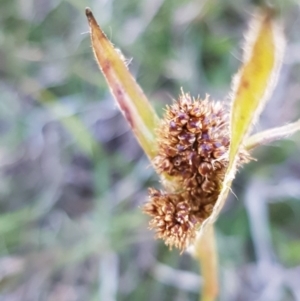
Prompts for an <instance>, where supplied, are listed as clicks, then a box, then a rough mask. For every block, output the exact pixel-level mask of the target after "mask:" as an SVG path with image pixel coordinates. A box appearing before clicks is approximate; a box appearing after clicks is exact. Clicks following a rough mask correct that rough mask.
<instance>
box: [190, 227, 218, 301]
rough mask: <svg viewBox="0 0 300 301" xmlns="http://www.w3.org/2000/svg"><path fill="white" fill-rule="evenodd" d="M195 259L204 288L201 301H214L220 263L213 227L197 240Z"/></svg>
mask: <svg viewBox="0 0 300 301" xmlns="http://www.w3.org/2000/svg"><path fill="white" fill-rule="evenodd" d="M195 257H196V259H197V260H198V261H199V263H200V269H201V272H202V277H203V286H202V290H201V294H200V296H201V297H200V301H214V300H215V299H216V297H217V295H218V290H219V289H218V263H217V250H216V243H215V235H214V228H213V225H209V226H208V228H207V229H206V231H205V232H204V233H203V235H202V236H201V237H200V238H199V239H197V240H196V243H195Z"/></svg>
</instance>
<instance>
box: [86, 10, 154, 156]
mask: <svg viewBox="0 0 300 301" xmlns="http://www.w3.org/2000/svg"><path fill="white" fill-rule="evenodd" d="M86 16H87V18H88V21H89V25H90V30H91V40H92V47H93V51H94V55H95V58H96V60H97V62H98V64H99V67H100V69H101V71H102V73H103V74H104V76H105V78H106V81H107V83H108V85H109V87H110V90H111V92H112V94H113V95H114V97H115V99H116V101H117V103H118V105H119V107H120V110H121V112H122V113H123V115H124V116H125V118H126V119H127V121H128V122H129V124H130V126H131V128H132V130H133V132H134V134H135V136H136V138H137V139H138V141H139V143H140V145H141V146H142V148H143V149H144V151H145V153H146V154H147V155H148V157H149V158H150V159H153V158H154V156H155V155H156V154H157V153H156V152H157V151H156V140H155V133H154V129H155V127H156V124H157V120H158V118H157V116H156V114H155V112H154V111H153V109H152V107H151V105H150V103H149V102H148V99H147V98H146V96H145V95H144V93H143V91H142V89H141V88H140V87H139V85H138V84H137V83H136V81H135V79H134V78H133V76H132V75H131V74H130V72H129V71H128V68H127V66H126V62H125V61H124V58H123V57H122V55H121V54H120V52H119V51H117V50H116V49H115V48H114V47H113V45H112V43H111V42H110V41H109V40H108V38H107V37H106V35H105V34H104V32H103V31H102V30H101V28H100V27H99V25H98V24H97V22H96V20H95V18H94V16H93V14H92V12H91V10H90V9H89V8H86Z"/></svg>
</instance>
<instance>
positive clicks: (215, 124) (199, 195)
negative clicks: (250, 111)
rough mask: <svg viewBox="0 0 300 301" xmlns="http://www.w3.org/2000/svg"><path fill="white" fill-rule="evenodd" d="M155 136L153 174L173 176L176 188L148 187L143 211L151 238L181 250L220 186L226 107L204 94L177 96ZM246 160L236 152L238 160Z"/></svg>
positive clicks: (226, 143)
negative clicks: (156, 152) (153, 233)
mask: <svg viewBox="0 0 300 301" xmlns="http://www.w3.org/2000/svg"><path fill="white" fill-rule="evenodd" d="M157 139H158V147H159V155H158V156H157V157H156V158H155V159H154V162H153V164H154V166H155V168H156V170H157V171H158V173H164V174H167V175H169V176H172V177H175V178H176V182H177V183H178V187H177V188H178V189H177V191H172V193H163V192H159V191H157V190H155V189H150V190H149V202H148V203H147V204H146V205H145V206H144V211H145V212H146V213H147V214H149V215H150V216H151V217H152V220H151V221H150V228H154V229H155V231H156V237H157V238H162V239H164V240H165V243H166V244H167V245H169V246H170V247H172V246H175V247H177V248H179V249H181V250H184V249H185V248H186V247H187V246H188V245H189V244H190V243H191V242H192V241H193V239H194V238H195V235H196V229H197V228H198V227H199V226H200V225H201V223H202V222H203V220H204V219H206V218H208V217H209V215H210V214H211V212H212V209H213V207H214V205H215V202H216V200H217V198H218V195H219V192H220V189H221V185H222V181H223V179H224V175H225V172H226V168H227V165H228V156H227V153H228V150H229V145H230V141H229V118H228V112H227V109H226V107H225V105H224V104H223V103H222V102H213V101H209V99H208V97H206V98H205V99H204V100H201V99H193V98H191V96H190V95H189V94H182V95H181V96H180V97H179V100H178V101H176V102H175V103H174V104H173V105H171V106H168V107H167V109H166V112H165V115H164V118H163V120H162V121H161V124H160V126H159V128H158V129H157ZM248 159H249V156H248V154H247V153H246V152H245V151H243V152H241V155H240V162H246V161H247V160H248ZM166 189H167V190H169V188H168V187H166Z"/></svg>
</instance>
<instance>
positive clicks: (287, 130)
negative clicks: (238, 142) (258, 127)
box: [245, 120, 300, 150]
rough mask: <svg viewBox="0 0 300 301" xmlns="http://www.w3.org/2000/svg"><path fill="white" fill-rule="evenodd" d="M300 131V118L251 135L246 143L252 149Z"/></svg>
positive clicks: (247, 147)
mask: <svg viewBox="0 0 300 301" xmlns="http://www.w3.org/2000/svg"><path fill="white" fill-rule="evenodd" d="M297 131H300V120H298V121H296V122H294V123H290V124H287V125H284V126H281V127H277V128H274V129H270V130H266V131H263V132H260V133H257V134H255V135H253V136H251V137H249V138H248V139H247V141H246V143H245V148H246V149H247V150H252V149H254V148H256V147H257V146H259V145H262V144H268V143H271V142H273V141H275V140H279V139H283V138H286V137H288V136H290V135H292V134H294V133H295V132H297Z"/></svg>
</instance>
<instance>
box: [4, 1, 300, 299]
mask: <svg viewBox="0 0 300 301" xmlns="http://www.w3.org/2000/svg"><path fill="white" fill-rule="evenodd" d="M257 2H259V1H248V0H239V1H234V0H228V1H221V0H218V1H217V0H215V1H210V0H207V1H201V0H181V1H179V0H177V1H176V0H173V1H171V0H128V1H124V0H114V1H113V0H93V1H92V0H87V1H82V0H81V1H79V0H1V2H0V45H1V47H0V92H1V93H0V100H1V101H0V134H1V140H0V176H1V181H0V300H3V301H15V300H22V301H23V300H28V301H35V300H42V301H44V300H45V301H73V300H74V301H75V300H82V301H86V300H101V301H102V300H103V301H104V300H105V301H115V300H120V301H125V300H126V301H127V300H128V301H129V300H130V301H140V300H149V301H156V300H166V301H168V300H175V301H186V300H189V301H190V300H191V301H192V300H198V290H199V289H198V285H199V281H200V278H199V277H200V276H199V273H198V267H197V265H195V262H194V261H193V260H192V258H190V256H189V255H188V254H183V255H181V256H180V255H179V254H178V251H176V250H173V251H168V249H167V248H166V247H165V246H164V245H163V243H162V242H160V241H155V240H154V239H153V233H151V232H150V231H148V230H147V217H146V216H144V215H143V214H142V213H141V211H140V209H139V207H140V206H141V205H142V204H143V202H145V200H146V195H147V187H148V186H155V187H159V184H158V182H157V180H158V179H157V176H156V175H155V174H154V172H153V170H152V169H151V168H147V167H149V162H148V161H147V158H145V156H144V155H143V153H142V151H141V149H140V148H139V146H138V144H137V143H136V141H135V139H134V137H133V136H132V134H131V133H130V130H129V128H128V126H127V124H126V122H125V120H124V119H123V117H122V116H121V114H120V113H119V112H118V110H117V108H116V105H115V103H114V100H113V99H112V97H111V95H110V93H109V90H108V88H107V86H106V83H105V81H104V79H103V76H102V75H101V73H100V72H99V70H98V68H97V65H96V63H95V60H94V58H93V55H92V50H91V47H90V41H89V36H88V24H87V21H86V18H85V14H84V8H85V7H86V6H90V7H91V9H92V10H93V12H94V14H95V16H96V18H97V20H98V21H99V23H100V24H101V26H102V27H103V29H104V30H105V32H106V33H107V35H108V37H109V38H110V39H111V40H112V41H113V42H114V44H115V45H116V47H119V48H120V49H121V50H122V52H123V54H124V55H125V56H126V57H127V58H128V59H130V60H131V59H132V60H131V63H130V69H131V71H132V73H133V74H134V76H135V77H136V78H137V81H138V82H139V83H140V85H141V86H142V88H143V89H144V91H145V93H146V95H148V97H149V99H150V100H151V102H152V103H153V105H154V106H155V107H156V108H157V111H158V112H159V114H161V112H162V108H163V106H164V105H165V104H166V103H170V102H171V100H172V99H173V98H176V96H177V95H178V93H179V92H180V87H183V88H184V90H185V91H190V92H191V93H192V94H193V95H198V94H200V95H201V96H204V95H205V93H209V94H210V95H211V96H212V98H214V99H225V98H227V96H228V93H229V91H230V82H231V78H232V75H233V74H234V73H235V72H236V70H237V69H238V66H239V65H240V59H241V53H242V52H241V43H242V40H243V34H244V32H245V30H246V28H247V20H249V18H250V16H251V12H253V8H254V5H255V4H256V3H257ZM297 3H298V2H297V1H296V0H294V1H293V0H288V1H280V0H277V1H276V5H277V6H278V8H279V11H280V13H281V15H282V19H283V22H284V26H285V30H286V35H287V40H288V46H287V50H286V58H285V62H284V65H283V68H282V72H281V75H280V78H279V84H278V86H277V88H276V91H275V93H274V95H273V97H272V99H271V101H270V103H269V104H268V105H267V107H266V110H265V112H264V113H263V115H262V117H261V119H260V121H259V123H258V124H257V125H256V127H255V130H256V131H257V130H262V129H266V128H270V127H272V126H278V125H282V124H285V123H287V122H288V121H294V120H296V119H297V118H299V116H300V101H299V100H300V99H299V98H300V97H299V95H300V84H299V82H300V64H299V63H300V56H299V53H300V35H299V28H300V19H299V4H297ZM299 149H300V135H299V134H298V135H294V136H293V137H291V138H290V139H287V140H285V141H281V142H276V143H273V144H272V145H269V146H264V147H261V148H259V149H258V150H256V151H255V152H254V153H253V156H254V157H255V158H257V159H258V161H257V162H252V163H251V164H249V165H248V166H247V167H245V168H243V170H241V171H240V172H239V174H238V176H237V178H236V181H235V183H234V186H233V191H234V193H235V195H236V196H234V195H232V196H231V197H230V198H229V199H228V202H227V204H226V208H224V210H223V214H222V215H221V217H220V219H219V220H218V222H217V229H216V230H217V238H218V249H219V259H220V283H221V294H220V298H219V300H221V301H227V300H228V301H238V300H241V301H242V300H249V301H250V300H251V301H252V300H261V301H281V300H282V301H283V300H284V301H286V300H300V286H299V279H300V230H299V229H300V223H299V220H300V184H299V183H300V159H299Z"/></svg>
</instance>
